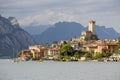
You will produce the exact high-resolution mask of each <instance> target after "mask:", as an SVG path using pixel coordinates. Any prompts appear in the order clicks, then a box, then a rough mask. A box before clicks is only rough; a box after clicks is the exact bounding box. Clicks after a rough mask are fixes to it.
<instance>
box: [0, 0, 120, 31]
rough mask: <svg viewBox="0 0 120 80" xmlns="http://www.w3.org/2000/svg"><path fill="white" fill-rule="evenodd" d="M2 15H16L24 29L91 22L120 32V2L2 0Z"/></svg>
mask: <svg viewBox="0 0 120 80" xmlns="http://www.w3.org/2000/svg"><path fill="white" fill-rule="evenodd" d="M0 14H2V15H3V16H6V17H8V16H10V15H11V16H15V17H17V19H18V21H19V22H20V24H21V25H22V26H27V25H31V24H32V25H39V24H42V25H43V24H53V23H55V22H58V21H76V22H79V23H81V24H83V25H84V26H86V25H87V23H88V20H90V19H94V20H96V24H98V25H105V26H109V27H115V29H116V30H117V31H119V32H120V30H119V27H120V23H119V20H120V15H119V14H120V0H0Z"/></svg>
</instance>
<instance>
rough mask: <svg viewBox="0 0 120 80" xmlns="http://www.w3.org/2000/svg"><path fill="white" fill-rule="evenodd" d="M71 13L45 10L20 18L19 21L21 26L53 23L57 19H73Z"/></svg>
mask: <svg viewBox="0 0 120 80" xmlns="http://www.w3.org/2000/svg"><path fill="white" fill-rule="evenodd" d="M75 19H76V18H75V16H73V15H72V13H65V12H56V11H52V10H45V11H43V12H42V13H40V14H38V15H31V16H27V17H25V18H23V19H21V20H20V21H19V22H20V24H21V25H22V26H29V25H42V24H43V25H44V24H54V23H56V22H58V21H66V20H67V21H75Z"/></svg>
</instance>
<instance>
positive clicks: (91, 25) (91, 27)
mask: <svg viewBox="0 0 120 80" xmlns="http://www.w3.org/2000/svg"><path fill="white" fill-rule="evenodd" d="M88 31H91V32H92V33H93V34H94V35H96V27H95V21H93V20H91V21H89V23H88Z"/></svg>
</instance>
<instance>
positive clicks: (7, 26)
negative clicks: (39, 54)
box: [0, 16, 35, 58]
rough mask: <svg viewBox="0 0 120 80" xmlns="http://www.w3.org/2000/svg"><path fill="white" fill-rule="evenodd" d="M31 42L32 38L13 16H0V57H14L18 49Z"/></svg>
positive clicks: (25, 46)
mask: <svg viewBox="0 0 120 80" xmlns="http://www.w3.org/2000/svg"><path fill="white" fill-rule="evenodd" d="M32 44H35V41H34V39H33V38H32V36H31V35H30V34H29V33H28V32H26V31H25V30H23V29H22V28H21V27H20V26H19V23H18V22H17V20H16V18H15V17H9V18H5V17H2V16H0V58H8V57H15V55H16V53H17V52H18V51H20V50H22V49H26V48H28V46H29V45H32ZM13 53H14V54H13ZM13 55H14V56H13Z"/></svg>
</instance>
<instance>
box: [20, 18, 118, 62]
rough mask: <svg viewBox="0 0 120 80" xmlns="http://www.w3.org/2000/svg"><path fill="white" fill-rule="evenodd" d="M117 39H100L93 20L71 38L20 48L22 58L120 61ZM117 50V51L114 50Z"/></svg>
mask: <svg viewBox="0 0 120 80" xmlns="http://www.w3.org/2000/svg"><path fill="white" fill-rule="evenodd" d="M119 45H120V44H119V39H114V40H108V39H105V40H100V39H99V36H97V34H96V26H95V21H93V20H91V21H89V23H88V30H87V31H85V30H83V31H82V33H81V36H79V37H73V38H72V39H71V40H61V41H60V42H54V43H52V44H51V45H50V46H48V45H30V46H29V48H28V49H25V50H22V51H21V52H20V53H19V56H20V57H21V59H22V60H24V61H26V60H56V61H89V60H99V61H105V60H106V61H120V54H119V53H120V48H118V49H116V47H117V46H119ZM116 50H117V51H116Z"/></svg>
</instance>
